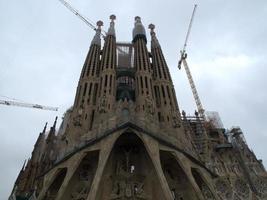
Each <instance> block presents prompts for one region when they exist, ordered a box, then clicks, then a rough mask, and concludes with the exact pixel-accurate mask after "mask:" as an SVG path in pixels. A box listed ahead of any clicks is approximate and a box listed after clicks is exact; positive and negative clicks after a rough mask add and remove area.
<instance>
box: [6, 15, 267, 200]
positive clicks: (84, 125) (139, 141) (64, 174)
mask: <svg viewBox="0 0 267 200" xmlns="http://www.w3.org/2000/svg"><path fill="white" fill-rule="evenodd" d="M115 18H116V17H115V16H114V15H112V16H111V17H110V19H111V22H110V27H109V30H108V32H107V35H106V37H105V40H104V45H103V48H102V47H101V37H100V36H101V26H102V25H103V23H102V22H101V21H99V22H98V23H97V26H98V28H97V29H96V34H95V36H94V38H93V40H92V42H91V45H90V49H89V52H88V55H87V57H86V60H85V63H84V66H83V68H82V72H81V76H80V79H79V83H78V86H77V92H76V97H75V101H74V104H73V106H72V107H71V108H70V109H69V110H67V111H66V113H65V115H64V119H63V122H62V124H61V126H60V128H59V130H58V131H56V121H57V119H56V120H55V123H54V125H53V126H52V127H51V129H50V130H49V131H48V132H47V131H46V126H45V128H44V130H43V131H42V132H41V133H40V135H39V137H38V139H37V142H36V144H35V146H34V150H33V152H32V156H31V158H30V159H29V160H28V161H27V163H25V164H24V165H23V167H22V169H21V171H20V173H19V175H18V178H17V180H16V182H15V186H14V189H13V191H12V194H11V196H10V200H13V199H38V200H94V199H96V200H126V199H132V200H137V199H140V200H163V199H166V200H221V199H223V200H246V199H248V200H249V199H250V200H252V199H267V173H266V171H265V169H264V166H263V164H262V162H261V161H260V160H258V159H257V158H256V156H255V155H254V153H253V152H252V151H251V150H250V149H249V148H248V146H247V144H246V142H245V140H244V137H243V133H242V131H241V129H240V128H233V129H231V130H225V129H223V128H218V127H215V126H214V125H213V123H212V121H208V120H207V119H204V118H203V117H201V116H199V115H198V113H196V114H195V116H193V117H190V116H187V115H186V113H185V112H184V111H183V112H182V113H181V112H180V110H179V107H178V103H177V99H176V94H175V90H174V86H173V82H172V79H171V76H170V72H169V69H168V66H167V63H166V61H165V58H164V56H163V53H162V50H161V46H160V44H159V41H158V39H157V37H156V33H155V32H154V29H155V26H154V25H153V24H151V25H149V28H150V34H151V50H150V51H149V50H148V48H147V37H146V31H145V28H144V26H143V25H142V22H141V18H140V17H136V18H135V25H134V29H133V40H132V42H131V43H120V42H117V41H116V34H115V22H114V21H115Z"/></svg>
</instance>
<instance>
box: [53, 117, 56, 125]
mask: <svg viewBox="0 0 267 200" xmlns="http://www.w3.org/2000/svg"><path fill="white" fill-rule="evenodd" d="M56 125H57V116H56V119H55V121H54V125H53V128H56Z"/></svg>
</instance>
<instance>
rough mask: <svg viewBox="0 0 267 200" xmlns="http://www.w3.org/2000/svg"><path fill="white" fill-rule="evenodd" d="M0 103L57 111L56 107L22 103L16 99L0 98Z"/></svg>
mask: <svg viewBox="0 0 267 200" xmlns="http://www.w3.org/2000/svg"><path fill="white" fill-rule="evenodd" d="M0 104H2V105H6V106H19V107H26V108H36V109H40V110H50V111H58V108H56V107H50V106H43V105H39V104H31V103H23V102H18V101H5V100H0Z"/></svg>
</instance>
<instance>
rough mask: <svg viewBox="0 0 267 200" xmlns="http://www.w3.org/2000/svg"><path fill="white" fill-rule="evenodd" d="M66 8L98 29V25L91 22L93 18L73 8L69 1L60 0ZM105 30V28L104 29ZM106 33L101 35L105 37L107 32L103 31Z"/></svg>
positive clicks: (91, 26)
mask: <svg viewBox="0 0 267 200" xmlns="http://www.w3.org/2000/svg"><path fill="white" fill-rule="evenodd" d="M59 1H60V2H61V3H62V4H63V5H64V6H65V7H66V8H68V9H69V10H70V11H71V12H72V13H74V14H75V15H76V16H77V17H79V18H80V19H81V20H82V21H83V22H85V23H86V24H87V25H88V26H89V27H90V28H91V29H93V30H96V27H95V26H94V25H93V22H90V21H91V20H89V19H87V18H86V17H84V16H82V15H81V14H80V13H79V11H78V10H76V9H75V8H73V7H72V6H71V5H70V4H69V3H68V2H67V1H65V0H59ZM102 31H103V30H102ZM103 32H104V33H105V34H103V33H102V32H101V36H102V37H103V38H105V35H106V32H105V31H103Z"/></svg>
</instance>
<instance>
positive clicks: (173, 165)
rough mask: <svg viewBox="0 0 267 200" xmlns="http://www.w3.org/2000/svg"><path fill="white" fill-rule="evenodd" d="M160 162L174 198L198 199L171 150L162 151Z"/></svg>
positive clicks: (179, 199)
mask: <svg viewBox="0 0 267 200" xmlns="http://www.w3.org/2000/svg"><path fill="white" fill-rule="evenodd" d="M160 162H161V167H162V170H163V173H164V175H165V178H166V180H167V182H168V185H169V188H170V190H171V193H172V196H173V199H174V200H186V199H191V200H196V199H198V198H197V196H196V194H195V192H194V189H193V187H192V185H191V183H190V181H189V179H188V177H187V175H186V174H185V172H184V171H183V169H182V167H181V166H180V164H179V163H178V162H177V160H176V159H175V157H174V156H173V155H172V153H171V152H168V151H160Z"/></svg>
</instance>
